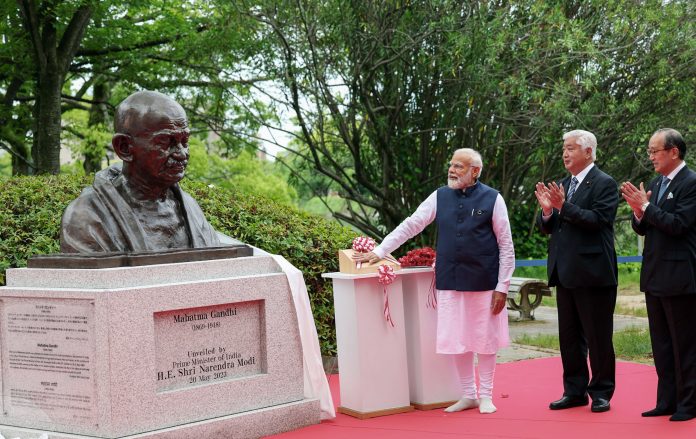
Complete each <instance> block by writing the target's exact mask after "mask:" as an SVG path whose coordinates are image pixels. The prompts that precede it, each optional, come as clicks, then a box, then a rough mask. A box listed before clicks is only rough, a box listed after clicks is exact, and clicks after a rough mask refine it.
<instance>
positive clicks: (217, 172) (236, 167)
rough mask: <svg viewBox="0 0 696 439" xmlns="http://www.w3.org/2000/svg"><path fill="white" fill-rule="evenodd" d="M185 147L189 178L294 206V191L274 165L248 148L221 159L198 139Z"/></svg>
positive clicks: (295, 196) (295, 194)
mask: <svg viewBox="0 0 696 439" xmlns="http://www.w3.org/2000/svg"><path fill="white" fill-rule="evenodd" d="M189 149H190V153H191V157H190V160H189V166H188V168H187V170H186V176H187V178H189V179H191V180H196V181H203V182H205V183H209V184H212V185H215V186H218V187H221V188H223V189H234V190H236V191H237V192H239V193H243V194H248V195H253V196H260V197H264V198H268V199H271V200H273V201H275V202H277V203H282V204H287V205H294V204H295V202H296V200H297V192H296V191H295V190H294V189H293V188H292V187H291V186H289V185H288V183H287V181H286V178H285V176H284V175H282V174H281V173H280V172H279V171H278V170H277V169H276V168H275V165H274V164H273V163H270V162H268V161H266V160H261V159H258V158H257V157H255V156H254V155H253V154H252V153H250V152H249V151H242V152H241V153H240V154H239V155H238V156H237V157H235V158H233V159H225V158H222V157H220V156H219V155H217V154H214V153H211V152H208V151H206V149H205V146H204V145H203V143H202V142H201V141H200V140H198V139H192V140H191V142H190V148H189Z"/></svg>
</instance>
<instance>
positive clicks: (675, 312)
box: [645, 293, 696, 415]
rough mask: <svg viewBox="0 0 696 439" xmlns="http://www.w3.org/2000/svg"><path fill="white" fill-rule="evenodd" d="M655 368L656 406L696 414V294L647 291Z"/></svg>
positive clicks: (646, 301)
mask: <svg viewBox="0 0 696 439" xmlns="http://www.w3.org/2000/svg"><path fill="white" fill-rule="evenodd" d="M645 304H646V306H647V308H648V322H649V324H650V343H651V344H652V350H653V358H654V359H655V371H656V372H657V404H656V408H659V409H662V410H665V411H669V412H677V413H684V414H689V415H696V322H695V320H696V295H681V296H669V297H659V296H655V295H653V294H650V293H646V294H645Z"/></svg>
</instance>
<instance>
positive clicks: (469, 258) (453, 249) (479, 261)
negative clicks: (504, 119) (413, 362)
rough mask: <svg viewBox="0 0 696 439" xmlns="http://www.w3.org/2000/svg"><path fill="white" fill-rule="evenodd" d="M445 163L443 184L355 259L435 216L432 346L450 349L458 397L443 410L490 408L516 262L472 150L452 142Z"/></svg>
mask: <svg viewBox="0 0 696 439" xmlns="http://www.w3.org/2000/svg"><path fill="white" fill-rule="evenodd" d="M449 165H450V166H449V171H448V174H447V177H448V180H447V186H443V187H441V188H439V189H437V190H436V191H435V192H433V193H432V194H431V195H430V196H429V197H428V198H427V199H426V200H425V201H424V202H423V203H421V205H420V206H419V207H418V209H416V211H415V212H414V213H413V214H412V215H411V216H410V217H408V218H406V219H405V220H404V221H403V222H402V223H401V224H399V226H398V227H397V228H396V229H394V231H392V232H391V233H390V234H389V235H387V237H386V238H384V241H382V243H381V244H380V245H379V246H378V247H376V248H375V249H374V250H373V251H372V252H369V253H360V254H356V255H355V256H354V259H355V260H356V261H359V262H364V261H369V262H376V261H378V260H380V259H382V258H383V257H384V256H385V255H387V254H388V253H390V252H392V251H394V250H396V249H397V248H398V247H399V246H401V244H403V243H404V242H406V241H407V240H408V239H410V238H412V237H413V236H415V235H417V234H418V233H420V232H421V231H422V230H423V229H424V228H425V227H426V226H427V225H428V224H430V223H431V222H433V221H436V223H437V227H438V239H437V262H436V264H435V287H436V289H437V290H438V305H437V306H438V313H437V314H438V317H437V345H436V346H437V347H436V349H437V352H438V353H440V354H452V355H453V358H454V359H455V364H456V367H457V371H458V375H459V380H460V383H461V386H462V398H461V399H460V400H459V401H457V402H456V403H455V404H453V405H451V406H450V407H448V408H446V409H445V411H446V412H457V411H461V410H466V409H472V408H476V407H478V409H479V412H481V413H494V412H495V411H496V407H495V405H493V375H494V373H495V357H496V353H497V351H498V349H500V348H501V347H504V346H507V345H508V343H509V335H508V326H507V313H504V312H501V311H503V309H504V308H505V300H506V299H507V292H508V288H509V286H510V278H511V277H512V272H513V271H514V269H515V250H514V248H513V244H512V235H511V233H510V221H509V220H508V215H507V207H506V206H505V201H504V200H503V197H501V196H500V194H499V193H498V191H496V190H495V189H492V188H490V187H488V186H486V185H485V184H483V183H481V182H479V181H478V179H479V177H480V176H481V171H482V169H483V163H482V160H481V155H480V154H479V153H478V152H476V151H474V150H473V149H468V148H463V149H458V150H456V151H455V152H454V155H453V156H452V160H451V161H450V164H449ZM474 353H476V354H477V356H478V367H479V389H478V391H477V388H476V380H475V374H474Z"/></svg>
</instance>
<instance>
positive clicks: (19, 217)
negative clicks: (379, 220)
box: [0, 175, 356, 356]
mask: <svg viewBox="0 0 696 439" xmlns="http://www.w3.org/2000/svg"><path fill="white" fill-rule="evenodd" d="M91 182H92V177H91V176H87V177H83V176H72V175H58V176H39V177H13V178H0V285H4V284H5V270H6V269H7V268H13V267H25V266H26V261H27V259H28V258H29V257H30V256H33V255H39V254H48V253H58V252H59V250H60V247H59V242H58V239H59V233H60V218H61V215H62V214H63V210H65V207H66V206H67V205H68V203H69V202H70V201H72V200H73V199H75V198H76V197H77V196H78V195H79V193H80V191H81V190H82V188H83V187H85V186H88V185H89V184H91ZM182 187H183V188H184V189H185V190H186V191H187V192H188V193H189V194H191V196H193V198H194V199H196V200H197V201H198V203H199V204H200V206H201V208H202V209H203V211H204V212H205V214H206V217H207V218H208V220H209V221H210V223H211V224H212V226H213V227H214V228H215V229H216V230H219V231H221V232H223V233H225V234H227V235H229V236H232V237H234V238H237V239H239V240H241V241H243V242H245V243H248V244H251V245H253V246H256V247H259V248H262V249H264V250H266V251H268V252H271V253H276V254H280V255H283V256H284V257H285V258H286V259H287V260H288V261H290V262H291V263H292V264H293V265H295V266H296V267H297V268H299V269H300V270H302V272H303V274H304V278H305V282H306V283H307V289H308V290H309V297H310V301H311V304H312V310H313V312H314V320H315V321H316V324H317V332H318V333H319V343H320V345H321V350H322V354H323V355H331V356H333V355H335V354H336V330H335V325H334V312H333V298H332V291H331V282H328V281H325V280H324V279H322V278H321V273H326V272H332V271H337V270H338V260H337V251H338V250H339V249H342V248H348V247H349V246H350V243H351V240H352V239H353V238H354V237H355V236H356V234H355V232H354V231H352V230H350V229H348V228H346V227H341V226H339V225H338V224H336V223H333V222H329V221H326V220H325V219H323V218H320V217H317V216H312V215H309V214H306V213H304V212H301V211H299V210H297V209H295V208H293V207H290V206H286V205H281V204H276V203H275V202H273V201H270V200H268V199H264V198H258V197H252V196H248V195H243V194H239V193H237V192H235V191H230V190H225V189H220V188H217V187H209V186H206V185H205V184H203V183H198V182H192V181H185V182H183V184H182Z"/></svg>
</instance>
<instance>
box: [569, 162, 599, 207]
mask: <svg viewBox="0 0 696 439" xmlns="http://www.w3.org/2000/svg"><path fill="white" fill-rule="evenodd" d="M597 171H598V168H597V165H594V166H593V167H592V169H590V172H588V173H587V175H586V176H585V178H584V179H583V180H582V183H580V184H579V185H578V187H577V189H575V193H574V194H573V198H572V199H571V200H569V201H571V202H572V203H573V204H577V202H578V201H579V200H580V199H581V198H582V197H584V196H585V194H586V193H587V192H588V191H589V190H590V186H592V180H593V179H594V178H595V176H596V175H597Z"/></svg>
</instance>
